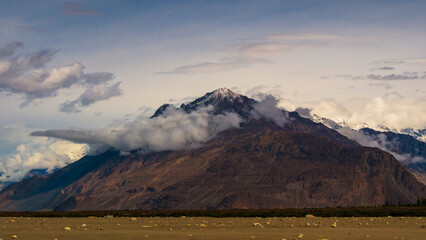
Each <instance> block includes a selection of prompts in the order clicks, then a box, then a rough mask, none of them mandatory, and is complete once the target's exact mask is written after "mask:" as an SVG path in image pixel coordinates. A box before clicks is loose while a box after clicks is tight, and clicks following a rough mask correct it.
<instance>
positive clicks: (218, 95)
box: [152, 88, 256, 117]
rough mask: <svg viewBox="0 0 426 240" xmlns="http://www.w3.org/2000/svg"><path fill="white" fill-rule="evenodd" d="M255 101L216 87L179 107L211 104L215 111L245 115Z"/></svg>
mask: <svg viewBox="0 0 426 240" xmlns="http://www.w3.org/2000/svg"><path fill="white" fill-rule="evenodd" d="M254 103H256V101H255V100H254V99H251V98H249V97H246V96H244V95H241V94H239V93H236V92H234V91H232V90H230V89H228V88H218V89H216V90H214V91H212V92H208V93H206V94H205V95H204V96H202V97H200V98H197V99H195V100H194V101H192V102H190V103H187V104H182V105H181V106H180V109H182V110H184V111H186V112H191V111H194V110H196V109H198V108H200V107H206V106H209V105H213V107H214V112H215V113H222V112H226V111H233V112H236V113H238V114H240V115H241V116H247V115H248V113H249V111H250V110H251V109H252V108H253V106H252V105H253V104H254ZM170 106H171V105H169V104H164V105H162V106H161V107H160V108H159V109H158V110H157V111H156V112H155V114H154V115H153V116H152V117H157V116H159V115H161V114H162V113H163V112H164V111H165V110H166V108H168V107H170Z"/></svg>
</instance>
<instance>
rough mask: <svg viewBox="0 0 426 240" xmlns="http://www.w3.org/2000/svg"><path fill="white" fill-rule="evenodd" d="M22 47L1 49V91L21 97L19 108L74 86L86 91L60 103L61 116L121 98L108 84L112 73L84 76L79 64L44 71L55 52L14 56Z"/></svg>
mask: <svg viewBox="0 0 426 240" xmlns="http://www.w3.org/2000/svg"><path fill="white" fill-rule="evenodd" d="M22 46H23V44H22V43H21V42H13V43H10V44H8V45H6V46H5V47H3V48H1V49H0V91H3V92H9V93H14V94H19V95H21V96H22V97H23V99H24V101H23V102H22V103H21V105H20V106H21V107H25V106H27V105H28V104H30V103H31V102H32V101H33V100H35V99H41V98H48V97H55V96H56V95H57V94H58V92H59V91H60V90H64V89H69V88H71V87H73V86H80V87H83V88H85V90H84V93H83V94H82V95H81V96H80V97H79V98H78V99H75V100H73V101H69V102H66V103H63V104H62V105H61V109H60V110H61V111H63V112H78V111H81V109H82V108H84V107H87V106H90V105H91V104H94V103H96V102H97V101H101V100H107V99H109V98H111V97H114V96H119V95H121V90H120V88H119V83H115V84H112V85H111V84H110V82H111V81H112V80H113V78H114V76H113V74H112V73H107V72H96V73H85V72H84V71H83V70H84V66H83V65H82V64H81V63H73V64H70V65H66V66H59V67H46V65H47V64H48V63H50V62H51V60H52V59H53V58H54V56H55V54H56V53H57V51H55V50H51V49H40V50H38V51H35V52H32V53H28V54H26V55H24V56H19V55H15V54H14V53H15V50H16V49H17V48H19V47H22ZM90 94H93V96H89V95H90ZM64 106H65V107H64Z"/></svg>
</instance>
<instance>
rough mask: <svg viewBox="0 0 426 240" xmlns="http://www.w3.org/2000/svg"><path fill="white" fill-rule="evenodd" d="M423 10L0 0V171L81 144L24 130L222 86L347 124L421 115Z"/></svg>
mask: <svg viewBox="0 0 426 240" xmlns="http://www.w3.org/2000/svg"><path fill="white" fill-rule="evenodd" d="M425 10H426V2H425V1H402V0H401V1H391V0H389V1H332V0H329V1H321V0H312V1H285V0H283V1H279V0H258V1H254V0H241V1H220V0H218V1H206V0H197V1H196V0H194V1H167V0H164V1H154V0H152V1H143V0H141V1H118V0H117V1H112V0H111V1H108V0H107V1H96V0H93V1H75V2H70V1H37V2H33V1H31V2H28V1H19V0H13V1H12V0H9V1H8V0H3V1H0V36H1V37H0V143H1V144H0V181H2V180H7V179H6V177H5V176H6V175H7V176H9V178H8V179H15V178H21V177H22V176H23V175H25V173H26V171H28V170H30V169H33V168H47V169H48V170H50V171H52V170H54V169H56V168H58V167H62V166H65V165H66V164H68V163H71V162H73V161H75V160H76V159H78V158H79V157H81V156H82V155H84V154H86V153H88V151H90V150H88V148H87V146H86V145H85V144H76V143H71V142H67V141H63V140H57V139H52V138H45V137H30V133H31V132H34V131H44V130H50V129H74V128H84V129H95V128H107V127H111V126H114V124H117V123H120V122H123V121H129V120H130V121H131V120H132V119H135V118H140V117H141V116H145V117H146V116H149V115H150V114H152V112H153V111H155V109H156V108H158V107H159V106H161V105H162V104H163V103H175V104H179V103H182V102H186V101H188V100H189V99H192V98H196V97H199V96H202V95H204V94H205V93H206V92H209V91H212V90H214V89H216V88H220V87H227V88H230V89H232V90H234V91H237V92H239V93H241V94H246V95H248V96H256V95H257V94H259V93H269V94H273V95H275V96H276V97H277V98H278V99H279V100H280V103H279V106H281V107H283V108H285V109H287V110H290V111H293V110H295V109H296V108H297V107H305V108H309V109H310V110H311V112H313V113H315V114H318V115H321V116H324V117H328V118H331V119H334V120H338V121H340V120H344V121H347V122H349V123H350V124H351V125H357V124H362V123H367V124H369V125H371V126H378V125H384V126H388V127H390V128H396V129H402V128H414V129H423V128H426V31H424V29H425V23H426V15H425V14H424V12H425ZM2 169H3V170H2ZM2 173H3V174H2Z"/></svg>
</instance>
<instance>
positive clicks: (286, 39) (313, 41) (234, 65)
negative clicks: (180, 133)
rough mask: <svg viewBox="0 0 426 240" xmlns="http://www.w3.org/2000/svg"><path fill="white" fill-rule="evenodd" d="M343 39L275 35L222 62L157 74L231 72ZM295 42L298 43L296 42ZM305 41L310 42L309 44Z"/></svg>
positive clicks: (243, 46) (242, 47) (247, 45)
mask: <svg viewBox="0 0 426 240" xmlns="http://www.w3.org/2000/svg"><path fill="white" fill-rule="evenodd" d="M343 38H344V37H342V36H337V35H328V34H306V35H273V36H268V37H266V38H262V39H259V40H258V41H257V42H252V43H244V44H238V45H236V46H233V47H234V48H233V53H232V55H231V56H229V57H226V58H224V59H222V60H219V61H204V62H201V63H196V64H190V65H184V66H180V67H177V68H175V69H173V70H171V71H164V72H157V74H194V73H211V72H222V71H231V70H235V69H240V68H245V67H249V66H251V65H254V64H260V63H267V62H270V59H271V58H272V57H274V56H276V55H278V54H280V53H282V52H285V51H289V50H291V49H293V48H296V47H302V46H314V45H317V46H318V45H321V44H323V43H322V42H320V41H324V40H328V41H331V40H336V39H343ZM294 40H298V41H296V42H295V41H294ZM305 40H309V42H306V41H305ZM303 41H304V42H303Z"/></svg>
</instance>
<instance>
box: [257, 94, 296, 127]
mask: <svg viewBox="0 0 426 240" xmlns="http://www.w3.org/2000/svg"><path fill="white" fill-rule="evenodd" d="M259 97H260V98H261V99H262V101H260V102H257V103H255V104H254V105H253V110H252V116H253V117H254V118H256V119H261V118H266V119H269V120H272V121H273V122H275V123H276V124H277V125H278V126H280V127H283V126H284V125H285V124H286V123H287V121H288V119H289V115H288V112H287V111H284V110H283V109H280V108H278V106H277V105H278V102H279V100H278V99H277V98H275V97H274V96H272V95H270V94H268V95H261V96H259Z"/></svg>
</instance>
